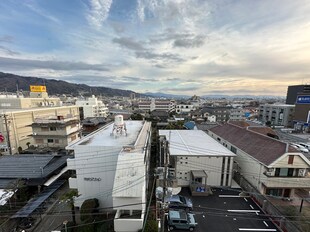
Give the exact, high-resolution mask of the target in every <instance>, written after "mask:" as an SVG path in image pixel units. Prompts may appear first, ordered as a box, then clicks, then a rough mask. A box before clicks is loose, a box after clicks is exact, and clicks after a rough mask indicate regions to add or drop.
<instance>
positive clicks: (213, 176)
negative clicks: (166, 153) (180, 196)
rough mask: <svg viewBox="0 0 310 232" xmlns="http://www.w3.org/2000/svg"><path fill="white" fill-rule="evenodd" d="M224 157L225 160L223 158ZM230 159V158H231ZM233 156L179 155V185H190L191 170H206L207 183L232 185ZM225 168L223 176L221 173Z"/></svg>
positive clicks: (177, 165)
mask: <svg viewBox="0 0 310 232" xmlns="http://www.w3.org/2000/svg"><path fill="white" fill-rule="evenodd" d="M223 159H224V160H223ZM229 159H230V160H229ZM233 160H234V158H233V157H225V156H224V157H221V156H216V157H211V156H208V157H206V156H199V157H184V156H177V164H176V170H175V171H176V178H177V181H178V186H189V185H190V179H191V176H190V171H191V170H204V171H205V172H206V173H207V175H208V177H207V185H210V186H231V180H232V164H233ZM223 165H224V166H223ZM221 170H223V174H224V175H223V176H222V175H221V173H222V171H221Z"/></svg>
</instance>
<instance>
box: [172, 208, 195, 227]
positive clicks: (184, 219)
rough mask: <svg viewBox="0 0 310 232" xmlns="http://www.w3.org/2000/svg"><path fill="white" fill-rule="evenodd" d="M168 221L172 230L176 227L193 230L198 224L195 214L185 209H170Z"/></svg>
mask: <svg viewBox="0 0 310 232" xmlns="http://www.w3.org/2000/svg"><path fill="white" fill-rule="evenodd" d="M167 221H168V228H169V230H170V231H171V230H174V229H182V230H189V231H193V230H194V229H195V227H196V226H197V223H196V220H195V217H194V214H193V213H187V212H186V211H185V210H169V213H168V219H167Z"/></svg>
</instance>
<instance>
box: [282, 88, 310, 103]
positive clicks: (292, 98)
mask: <svg viewBox="0 0 310 232" xmlns="http://www.w3.org/2000/svg"><path fill="white" fill-rule="evenodd" d="M298 93H309V94H310V85H291V86H289V87H288V88H287V94H286V102H285V104H289V105H295V103H296V100H297V96H298Z"/></svg>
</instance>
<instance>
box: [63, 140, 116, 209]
mask: <svg viewBox="0 0 310 232" xmlns="http://www.w3.org/2000/svg"><path fill="white" fill-rule="evenodd" d="M121 149H122V147H121V146H113V147H102V146H92V147H89V146H83V145H77V146H76V147H75V148H74V156H75V158H74V159H68V160H67V166H68V169H69V170H76V177H77V178H71V180H70V181H69V184H70V188H76V189H78V193H79V195H80V196H79V197H78V198H77V199H76V200H75V202H74V204H75V206H76V207H81V205H82V203H83V202H84V201H85V200H87V199H90V198H97V199H98V200H99V204H100V206H102V207H112V205H113V202H112V189H113V181H111V180H114V176H115V170H116V164H117V159H118V154H119V152H120V151H121ZM71 183H72V185H71Z"/></svg>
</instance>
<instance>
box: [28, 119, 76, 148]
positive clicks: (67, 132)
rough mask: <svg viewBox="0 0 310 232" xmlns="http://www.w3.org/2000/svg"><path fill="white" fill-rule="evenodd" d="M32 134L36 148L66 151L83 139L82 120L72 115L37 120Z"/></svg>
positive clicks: (33, 124)
mask: <svg viewBox="0 0 310 232" xmlns="http://www.w3.org/2000/svg"><path fill="white" fill-rule="evenodd" d="M32 132H33V134H32V135H33V138H34V143H35V146H38V147H50V148H58V149H64V148H65V147H66V146H68V144H70V143H72V142H74V141H75V140H77V139H79V138H80V137H81V135H80V132H81V125H80V118H79V117H78V116H72V115H70V114H69V115H65V116H60V115H59V116H56V115H55V116H49V117H45V118H35V120H34V122H33V123H32Z"/></svg>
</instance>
